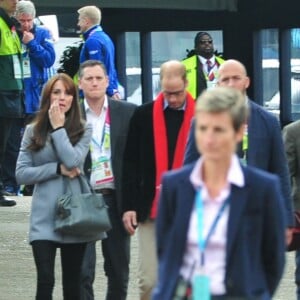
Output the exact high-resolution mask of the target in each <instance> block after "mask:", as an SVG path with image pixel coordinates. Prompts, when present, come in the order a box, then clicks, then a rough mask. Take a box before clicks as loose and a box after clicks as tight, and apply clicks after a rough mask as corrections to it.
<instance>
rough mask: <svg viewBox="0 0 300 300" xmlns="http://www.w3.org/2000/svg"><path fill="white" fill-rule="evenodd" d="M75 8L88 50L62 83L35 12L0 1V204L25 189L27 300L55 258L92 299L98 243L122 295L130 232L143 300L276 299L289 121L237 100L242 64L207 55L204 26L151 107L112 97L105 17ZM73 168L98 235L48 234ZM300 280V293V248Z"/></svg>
mask: <svg viewBox="0 0 300 300" xmlns="http://www.w3.org/2000/svg"><path fill="white" fill-rule="evenodd" d="M77 12H78V24H77V25H78V27H79V30H80V32H81V33H82V36H83V46H82V48H81V49H80V54H79V57H78V60H79V61H78V65H79V69H78V72H77V73H76V75H75V76H74V77H72V78H71V77H70V76H69V75H67V74H65V73H57V74H54V73H55V72H53V64H54V61H55V51H54V47H53V39H52V36H51V31H50V30H49V29H47V28H46V27H45V26H42V25H36V24H35V23H34V18H35V15H36V11H35V7H34V4H33V3H32V2H31V1H26V0H20V1H17V0H14V1H13V0H0V39H1V43H0V76H1V81H0V127H1V131H0V206H6V207H11V206H14V205H16V201H15V200H14V199H11V198H9V196H13V195H17V194H18V191H19V189H20V185H23V186H25V188H26V190H27V191H28V193H29V194H32V205H31V215H30V229H29V242H30V245H31V247H32V253H33V257H34V262H35V264H36V270H37V289H36V299H37V300H47V299H52V293H53V288H54V282H55V278H54V274H55V272H54V266H55V264H54V262H55V257H56V252H57V249H60V252H61V264H62V274H63V276H62V277H63V298H64V299H65V300H76V299H78V300H93V299H94V290H93V282H94V280H95V269H96V247H97V243H98V241H99V240H100V243H101V250H102V255H103V258H104V266H103V269H104V273H105V275H106V277H107V290H106V298H105V299H106V300H125V299H126V298H127V289H128V284H129V279H130V278H129V267H130V237H131V236H132V235H133V234H135V233H136V232H137V236H138V255H139V257H138V258H134V259H139V268H138V287H139V298H140V299H141V300H149V299H155V300H156V299H157V300H161V299H164V300H172V299H178V300H179V299H182V300H184V299H186V300H188V299H194V300H198V299H209V298H210V299H213V300H214V299H215V300H217V299H220V300H226V299H261V300H268V299H272V296H273V295H274V293H275V291H276V288H277V287H278V284H279V282H280V279H281V277H282V275H283V269H284V263H285V251H286V248H287V246H288V245H289V244H290V243H291V240H292V233H293V232H292V227H293V225H294V219H293V210H294V207H293V206H294V205H293V204H294V203H295V207H296V208H297V206H299V199H300V197H299V184H300V182H299V181H300V180H299V166H298V163H297V162H298V160H299V156H300V150H299V149H298V148H299V145H298V144H299V143H298V137H297V135H298V132H299V121H298V122H295V123H293V124H291V125H289V126H287V127H286V128H284V132H283V137H282V134H281V128H280V125H279V122H278V120H277V119H276V117H275V116H273V115H272V114H271V113H269V112H267V111H266V110H264V109H263V108H262V107H260V106H259V105H257V104H255V102H253V101H252V100H251V99H250V98H249V97H248V96H247V88H248V87H249V85H250V78H249V77H248V75H247V70H246V68H245V66H244V65H243V64H242V63H241V62H240V61H237V60H235V59H228V60H224V59H223V58H222V57H220V56H219V55H218V54H217V53H215V50H214V45H213V39H212V37H211V35H210V34H209V33H207V32H199V33H197V35H196V36H195V40H194V49H193V51H191V52H190V53H189V54H188V57H187V58H186V59H183V60H182V61H179V60H169V61H167V62H164V63H163V64H162V65H161V67H160V84H161V92H160V93H159V94H158V96H157V98H156V99H147V100H149V101H148V102H147V103H145V104H142V105H140V106H138V107H137V106H136V105H134V104H131V103H128V102H127V101H123V100H120V99H121V98H122V97H121V93H120V91H119V90H118V88H119V83H118V78H117V71H116V68H115V49H114V44H113V42H112V40H111V39H110V37H109V35H108V34H106V33H105V32H104V31H103V29H102V27H101V25H100V24H101V10H100V9H99V8H98V7H96V6H84V7H82V8H80V9H79V10H78V11H77ZM152 100H153V101H152ZM81 174H84V175H85V176H86V178H87V180H88V181H89V182H90V185H91V187H92V188H93V189H94V191H95V192H96V193H98V194H101V195H102V196H103V198H104V200H105V202H106V204H107V206H108V211H109V217H110V221H111V224H112V229H111V230H109V231H108V232H99V235H98V236H97V237H95V238H93V239H92V240H91V239H90V238H86V237H82V236H79V235H71V234H62V233H59V232H56V231H55V230H54V214H55V207H56V199H57V198H58V197H59V196H60V195H62V194H63V193H64V192H65V190H64V188H65V184H64V181H65V180H66V179H69V180H70V182H71V183H72V185H73V186H74V189H75V190H77V191H78V193H81V192H84V191H82V190H80V188H81V185H80V183H79V180H78V176H80V175H81ZM291 179H292V181H291ZM291 182H292V189H291ZM25 188H24V190H25ZM131 259H133V257H132V258H131ZM296 283H297V286H298V288H297V295H298V299H300V251H297V252H296Z"/></svg>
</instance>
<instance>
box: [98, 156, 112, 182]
mask: <svg viewBox="0 0 300 300" xmlns="http://www.w3.org/2000/svg"><path fill="white" fill-rule="evenodd" d="M93 174H94V180H95V183H96V185H99V184H102V183H105V182H111V181H113V173H112V166H111V161H110V160H109V159H107V158H104V157H101V158H99V160H98V162H97V163H96V164H95V165H94V166H93Z"/></svg>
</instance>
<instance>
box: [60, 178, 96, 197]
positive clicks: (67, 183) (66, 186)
mask: <svg viewBox="0 0 300 300" xmlns="http://www.w3.org/2000/svg"><path fill="white" fill-rule="evenodd" d="M73 179H78V180H79V184H80V188H81V191H83V189H84V185H85V184H87V186H88V187H89V188H90V191H91V193H92V194H95V193H96V192H95V190H94V189H93V187H92V186H91V184H90V182H89V181H88V180H87V178H86V177H85V175H84V174H80V175H79V176H77V177H75V178H72V179H71V178H69V177H67V176H63V187H64V190H65V191H69V192H70V193H71V194H74V191H73V189H72V185H71V180H73Z"/></svg>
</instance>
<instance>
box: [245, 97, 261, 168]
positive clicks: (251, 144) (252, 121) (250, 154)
mask: <svg viewBox="0 0 300 300" xmlns="http://www.w3.org/2000/svg"><path fill="white" fill-rule="evenodd" d="M248 102H249V107H250V116H249V121H248V139H249V141H248V150H247V162H248V165H254V164H253V162H255V156H256V148H257V147H256V146H257V143H255V141H254V140H255V137H254V135H255V132H256V131H257V130H259V128H257V126H258V125H257V124H256V123H257V122H256V116H257V113H256V112H255V107H254V106H253V105H252V102H251V100H250V99H248ZM258 124H259V123H258Z"/></svg>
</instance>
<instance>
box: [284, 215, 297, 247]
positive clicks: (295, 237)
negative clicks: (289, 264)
mask: <svg viewBox="0 0 300 300" xmlns="http://www.w3.org/2000/svg"><path fill="white" fill-rule="evenodd" d="M294 221H295V226H294V227H293V228H292V230H293V238H292V242H291V243H290V244H289V245H288V248H287V251H295V250H300V211H294Z"/></svg>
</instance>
